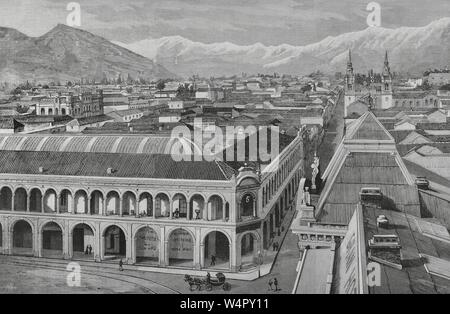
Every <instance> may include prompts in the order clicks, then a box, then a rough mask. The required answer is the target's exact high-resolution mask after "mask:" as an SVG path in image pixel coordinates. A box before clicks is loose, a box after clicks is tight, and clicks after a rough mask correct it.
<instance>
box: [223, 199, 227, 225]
mask: <svg viewBox="0 0 450 314" xmlns="http://www.w3.org/2000/svg"><path fill="white" fill-rule="evenodd" d="M226 220H227V205H226V202H225V204H224V202H223V201H222V221H226Z"/></svg>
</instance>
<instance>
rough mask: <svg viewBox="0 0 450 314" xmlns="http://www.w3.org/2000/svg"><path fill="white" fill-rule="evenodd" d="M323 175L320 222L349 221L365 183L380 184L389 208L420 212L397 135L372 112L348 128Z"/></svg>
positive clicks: (319, 208)
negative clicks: (397, 141)
mask: <svg viewBox="0 0 450 314" xmlns="http://www.w3.org/2000/svg"><path fill="white" fill-rule="evenodd" d="M322 179H323V180H324V181H325V185H324V188H323V191H322V194H321V195H320V198H319V201H318V205H317V217H316V218H317V219H318V220H319V221H320V222H323V223H331V224H342V225H346V224H348V223H349V222H350V219H351V217H352V215H353V213H354V210H355V204H357V203H358V202H359V200H360V195H359V193H360V192H361V189H362V188H364V187H377V188H380V189H381V191H382V193H383V195H384V196H385V204H384V206H386V208H391V209H393V210H401V211H406V212H410V213H420V203H419V197H418V193H417V188H416V187H415V185H414V181H413V179H412V177H411V175H410V174H409V172H408V170H407V168H406V166H405V164H404V163H403V161H402V159H401V157H400V155H399V154H398V152H397V150H396V147H395V141H394V138H393V137H392V136H391V135H390V134H389V132H388V131H387V130H386V129H385V128H384V127H383V125H382V124H381V123H380V122H379V121H378V120H377V119H376V117H375V116H374V115H373V114H372V113H371V112H367V113H365V114H364V115H363V116H361V117H360V118H359V119H358V120H357V121H354V122H353V123H352V125H351V126H350V127H349V128H348V129H347V133H346V134H345V136H344V139H343V140H342V142H341V144H340V145H339V146H338V148H337V150H336V152H335V154H334V156H333V158H332V160H331V161H330V163H329V165H328V167H327V169H326V170H325V172H324V174H323V176H322ZM389 200H391V201H392V203H390V202H389Z"/></svg>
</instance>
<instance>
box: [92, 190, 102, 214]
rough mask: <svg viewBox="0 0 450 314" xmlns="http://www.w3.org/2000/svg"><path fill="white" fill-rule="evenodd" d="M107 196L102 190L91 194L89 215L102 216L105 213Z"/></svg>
mask: <svg viewBox="0 0 450 314" xmlns="http://www.w3.org/2000/svg"><path fill="white" fill-rule="evenodd" d="M104 204H105V196H104V193H103V192H102V191H100V190H94V191H92V192H91V197H90V201H89V213H90V214H91V215H101V214H102V213H103V212H104V210H105V209H104Z"/></svg>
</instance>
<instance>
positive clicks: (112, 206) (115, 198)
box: [106, 190, 120, 215]
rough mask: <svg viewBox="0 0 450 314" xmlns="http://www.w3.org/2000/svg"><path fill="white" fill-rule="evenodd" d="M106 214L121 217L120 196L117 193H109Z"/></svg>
mask: <svg viewBox="0 0 450 314" xmlns="http://www.w3.org/2000/svg"><path fill="white" fill-rule="evenodd" d="M106 214H107V215H120V194H119V192H117V191H114V190H113V191H109V192H108V193H107V194H106Z"/></svg>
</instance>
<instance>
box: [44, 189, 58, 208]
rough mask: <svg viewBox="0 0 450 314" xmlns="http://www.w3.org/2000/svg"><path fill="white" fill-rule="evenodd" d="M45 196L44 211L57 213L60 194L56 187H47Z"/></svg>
mask: <svg viewBox="0 0 450 314" xmlns="http://www.w3.org/2000/svg"><path fill="white" fill-rule="evenodd" d="M43 197H44V198H43V205H44V212H46V213H56V205H57V199H58V194H57V193H56V191H55V189H52V188H50V189H47V190H46V191H45V193H44V196H43Z"/></svg>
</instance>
